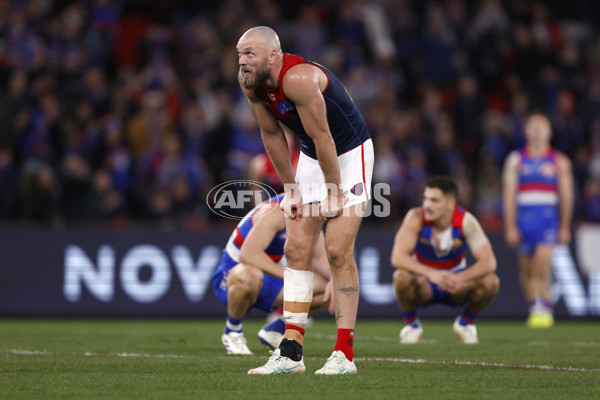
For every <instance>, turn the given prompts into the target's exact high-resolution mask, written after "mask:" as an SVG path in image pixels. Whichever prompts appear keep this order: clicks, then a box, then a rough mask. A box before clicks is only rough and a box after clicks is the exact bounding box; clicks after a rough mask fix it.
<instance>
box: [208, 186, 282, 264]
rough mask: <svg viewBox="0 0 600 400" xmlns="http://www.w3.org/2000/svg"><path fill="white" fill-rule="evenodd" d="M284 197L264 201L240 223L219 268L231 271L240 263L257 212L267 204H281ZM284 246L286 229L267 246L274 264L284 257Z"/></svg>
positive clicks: (230, 239)
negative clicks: (241, 251)
mask: <svg viewBox="0 0 600 400" xmlns="http://www.w3.org/2000/svg"><path fill="white" fill-rule="evenodd" d="M284 195H285V194H284V193H282V194H280V195H277V196H273V197H271V198H270V199H269V200H266V201H263V202H262V203H260V204H259V205H257V206H256V207H254V209H253V210H252V211H250V212H249V213H248V214H247V215H246V216H245V217H244V219H242V220H241V221H240V222H239V224H238V225H237V226H236V228H235V229H234V231H233V233H232V234H231V236H230V237H229V240H228V241H227V245H226V246H225V250H224V251H223V259H222V260H221V265H220V266H219V268H220V269H223V268H221V267H225V268H226V269H227V270H229V269H231V268H233V267H234V266H235V265H236V264H238V263H239V262H240V250H241V248H242V244H244V240H246V236H248V233H250V230H251V229H252V226H253V224H254V221H253V217H254V214H255V213H256V211H257V210H258V209H259V208H260V207H262V206H263V205H265V204H270V203H280V202H281V201H282V200H283V196H284ZM284 244H285V229H283V230H282V231H280V232H277V234H276V235H275V237H274V238H273V240H272V241H271V243H269V246H267V248H266V250H265V252H266V253H267V255H268V256H269V257H271V259H272V260H273V261H274V262H279V261H280V260H281V258H282V257H283V245H284Z"/></svg>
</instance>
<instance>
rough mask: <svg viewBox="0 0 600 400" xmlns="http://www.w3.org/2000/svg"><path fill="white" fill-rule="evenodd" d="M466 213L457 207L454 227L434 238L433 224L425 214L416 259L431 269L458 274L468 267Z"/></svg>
mask: <svg viewBox="0 0 600 400" xmlns="http://www.w3.org/2000/svg"><path fill="white" fill-rule="evenodd" d="M465 214H466V211H465V209H464V208H462V207H459V206H455V207H454V214H453V216H452V225H451V226H450V227H449V228H448V229H447V230H446V231H444V232H441V233H440V234H438V236H437V245H436V240H435V239H434V237H433V226H432V223H431V222H429V221H427V220H426V219H425V213H423V228H422V229H421V232H420V233H419V239H418V241H417V245H416V246H415V251H414V255H415V257H416V259H417V260H418V261H419V262H420V263H422V264H425V265H427V266H429V267H432V268H437V269H443V270H448V271H452V272H457V271H460V270H462V269H464V268H465V267H466V266H467V261H466V257H465V256H466V252H467V243H466V239H465V235H464V234H463V228H462V227H463V220H464V218H465Z"/></svg>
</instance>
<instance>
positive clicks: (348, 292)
mask: <svg viewBox="0 0 600 400" xmlns="http://www.w3.org/2000/svg"><path fill="white" fill-rule="evenodd" d="M338 290H339V291H340V292H342V293H344V294H345V295H348V296H349V295H351V294H354V293H358V288H357V287H354V286H347V287H342V288H339V289H338Z"/></svg>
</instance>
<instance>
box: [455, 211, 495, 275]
mask: <svg viewBox="0 0 600 400" xmlns="http://www.w3.org/2000/svg"><path fill="white" fill-rule="evenodd" d="M463 233H464V235H465V239H466V240H467V245H468V246H469V250H471V253H472V254H473V257H474V258H475V263H474V264H473V265H472V266H471V267H470V268H467V269H465V270H463V271H461V272H459V273H457V274H456V275H457V276H460V278H461V279H463V280H465V281H466V280H469V279H474V278H479V277H482V276H484V275H486V274H488V273H490V272H494V271H495V270H496V256H495V255H494V251H493V250H492V245H491V244H490V241H489V240H488V238H487V236H486V234H485V232H484V231H483V229H482V228H481V225H480V224H479V222H478V221H477V219H476V218H475V217H474V216H473V214H471V213H469V212H467V213H466V215H465V218H464V220H463Z"/></svg>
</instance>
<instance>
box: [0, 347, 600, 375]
mask: <svg viewBox="0 0 600 400" xmlns="http://www.w3.org/2000/svg"><path fill="white" fill-rule="evenodd" d="M0 354H16V355H25V356H32V355H33V356H36V355H42V356H80V357H134V358H170V359H173V358H174V359H199V358H203V357H200V356H192V355H180V354H149V353H92V352H87V351H86V352H85V353H77V352H71V353H69V352H64V353H59V352H49V351H40V350H20V349H4V350H0ZM222 358H228V359H230V358H232V356H227V357H222ZM255 358H261V359H262V358H264V357H257V356H256V357H255ZM305 359H315V360H317V359H321V358H320V357H305ZM355 360H356V361H358V362H362V361H365V362H381V363H391V364H420V365H452V366H464V367H493V368H506V369H531V370H538V371H566V372H600V368H578V367H556V366H553V365H534V364H505V363H489V362H485V361H436V360H424V359H416V360H414V359H410V358H390V357H385V358H384V357H356V358H355Z"/></svg>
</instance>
